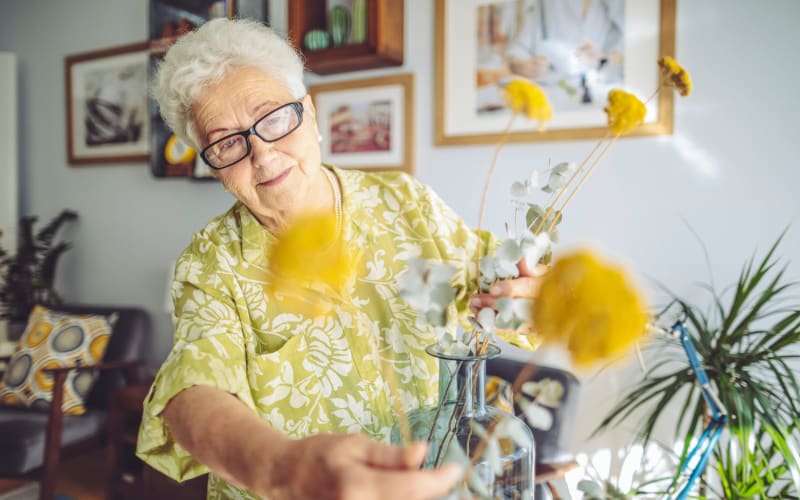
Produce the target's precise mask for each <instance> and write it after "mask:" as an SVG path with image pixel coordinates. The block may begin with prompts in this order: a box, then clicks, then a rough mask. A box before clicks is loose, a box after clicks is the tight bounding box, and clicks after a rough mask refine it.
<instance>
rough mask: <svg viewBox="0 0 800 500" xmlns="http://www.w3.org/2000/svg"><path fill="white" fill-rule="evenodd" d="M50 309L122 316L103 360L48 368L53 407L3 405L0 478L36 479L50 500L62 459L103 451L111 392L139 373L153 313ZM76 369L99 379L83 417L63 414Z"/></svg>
mask: <svg viewBox="0 0 800 500" xmlns="http://www.w3.org/2000/svg"><path fill="white" fill-rule="evenodd" d="M52 309H54V310H57V311H62V312H68V313H73V314H100V315H104V316H108V315H111V314H113V313H116V314H118V318H117V321H116V323H115V324H114V327H113V330H112V332H111V338H110V339H109V343H108V347H107V348H106V354H105V356H104V358H103V362H102V363H100V364H97V365H92V366H73V367H65V368H55V369H51V370H48V371H49V372H50V373H52V375H53V382H54V384H53V403H52V404H51V406H50V410H49V411H46V412H43V411H41V410H34V409H27V408H15V407H6V406H0V477H3V478H9V477H12V478H38V479H39V480H40V489H39V498H40V499H41V500H50V499H52V498H53V495H54V490H55V482H56V476H57V472H58V464H59V461H60V460H61V459H62V458H64V459H66V458H69V457H72V456H75V455H78V454H81V453H85V452H87V451H91V450H96V449H102V448H103V446H104V443H105V437H106V417H107V408H108V400H109V397H110V395H111V394H112V393H113V392H114V391H116V390H118V389H119V388H121V387H123V386H124V385H125V384H129V383H135V382H137V381H138V377H139V359H140V358H141V354H142V349H143V347H144V346H145V344H146V341H147V340H146V339H147V336H148V335H150V331H151V325H150V317H149V315H148V314H147V312H145V311H144V310H142V309H139V308H133V307H113V306H89V305H64V306H59V307H52ZM72 370H98V371H99V377H98V379H97V381H96V383H95V385H94V387H93V388H92V392H91V393H90V394H89V398H88V399H87V402H86V408H87V411H86V413H85V414H83V415H76V416H68V415H63V414H62V412H61V402H62V397H63V385H64V380H65V379H66V377H67V374H68V373H69V372H70V371H72Z"/></svg>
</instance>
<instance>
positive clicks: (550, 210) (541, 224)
mask: <svg viewBox="0 0 800 500" xmlns="http://www.w3.org/2000/svg"><path fill="white" fill-rule="evenodd" d="M610 135H611V132H609V133H608V134H606V136H605V137H603V138H602V139H600V141H599V142H598V143H597V144H595V146H594V149H592V151H591V152H590V153H589V155H588V156H587V157H586V158H585V159H584V160H583V162H581V164H580V165H579V166H578V168H576V169H575V172H573V173H572V175H571V176H570V178H569V179H567V182H566V183H565V184H564V185H563V186H562V187H561V189H559V190H558V193H556V196H555V198H554V199H553V202H552V203H550V204H549V205H548V207H547V211H546V212H545V214H544V217H542V220H541V221H539V224H538V225H537V226H536V229H534V231H533V233H534V234H539V232H540V231H541V230H542V229H543V228H544V225H545V224H546V221H547V219H548V218H549V217H550V215H552V213H553V208H554V207H555V206H556V203H558V200H560V199H561V196H563V194H564V193H565V192H566V191H567V188H568V187H569V185H570V184H572V181H574V180H575V178H576V177H577V176H578V174H580V173H581V171H582V170H583V167H585V166H586V164H587V163H589V160H590V159H591V158H592V156H594V154H595V153H596V152H597V150H598V149H600V146H602V145H603V143H604V142H605V141H606V139H608V137H609V136H610ZM528 229H530V226H528Z"/></svg>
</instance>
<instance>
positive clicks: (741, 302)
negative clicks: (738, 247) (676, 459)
mask: <svg viewBox="0 0 800 500" xmlns="http://www.w3.org/2000/svg"><path fill="white" fill-rule="evenodd" d="M782 238H783V234H782V235H781V236H780V237H779V238H778V239H777V240H776V241H775V243H774V244H773V245H772V246H771V248H770V249H769V251H768V252H767V253H766V254H765V255H764V256H763V257H762V258H760V259H756V256H755V255H754V256H753V257H751V258H750V259H749V260H748V261H747V262H746V263H745V266H744V268H743V269H742V271H741V273H740V275H739V278H738V280H737V282H736V283H735V284H734V285H733V286H732V287H731V288H729V289H728V290H727V292H718V291H717V290H715V289H714V287H713V286H706V287H704V288H706V289H707V290H708V291H709V293H710V295H711V299H712V303H713V306H712V307H711V311H710V312H706V311H704V310H703V309H701V308H700V307H699V306H697V305H694V304H691V303H689V302H688V301H686V300H684V299H682V298H681V297H679V296H677V295H676V294H674V293H671V292H670V295H671V297H672V301H673V302H672V303H673V304H678V305H679V306H680V307H681V308H682V309H683V312H684V314H685V316H686V320H687V327H688V330H689V333H690V335H691V337H692V341H693V342H694V345H695V347H696V349H697V352H698V354H699V356H700V359H701V360H702V361H703V367H704V368H705V370H706V372H707V374H708V377H709V379H710V380H711V384H712V387H713V390H714V391H715V392H716V393H717V394H718V395H719V397H720V400H721V401H722V403H723V405H724V406H725V408H726V409H727V411H728V415H729V420H728V432H727V433H726V438H727V441H723V443H727V446H738V447H739V449H740V450H744V451H747V450H750V451H751V452H747V453H746V452H744V451H743V452H742V453H738V454H730V453H729V454H728V455H727V460H725V459H724V457H723V456H722V455H720V453H721V452H720V451H718V452H717V455H716V457H715V458H716V463H713V464H710V465H709V469H716V470H719V468H720V467H723V471H724V473H725V474H726V476H725V477H727V483H726V484H727V485H728V487H727V488H726V489H725V492H724V493H725V495H726V496H728V495H730V496H728V498H745V497H747V496H746V495H745V494H746V493H748V492H751V493H752V492H753V491H756V489H757V488H758V487H759V486H758V485H760V487H762V490H761V491H763V493H764V498H768V497H769V498H772V496H771V495H775V494H777V493H779V492H778V491H777V490H776V488H781V489H785V490H786V491H783V494H785V495H789V498H792V496H793V497H796V496H797V494H798V493H797V492H798V490H799V489H800V456H799V455H798V450H797V439H796V438H797V419H798V416H799V415H800V411H799V408H800V384H798V365H797V363H798V358H800V356H798V351H797V345H798V342H800V304H798V302H799V301H798V298H797V296H796V295H794V292H795V287H796V285H797V283H795V282H791V281H787V280H786V278H785V274H786V264H785V263H782V262H781V259H779V258H778V257H777V256H776V251H777V249H778V247H779V245H780V242H781V240H782ZM668 292H669V291H668ZM645 349H647V350H649V351H651V352H652V354H653V356H652V357H653V358H654V359H655V362H654V363H652V365H651V366H649V367H648V369H647V370H646V373H645V375H644V377H643V378H642V380H640V381H639V382H638V383H636V384H634V385H633V386H632V387H631V388H630V389H629V390H628V391H627V392H626V393H625V394H624V395H623V397H622V399H621V400H620V401H619V402H618V403H617V404H616V405H615V406H614V408H612V410H611V411H610V412H609V414H608V415H606V417H605V418H604V419H603V420H602V421H601V423H600V425H599V426H598V428H597V429H596V430H595V434H597V433H599V432H601V431H603V430H604V429H607V428H609V427H613V426H617V425H618V424H620V423H621V422H622V421H625V420H627V419H629V418H631V417H632V416H633V415H634V414H635V413H637V410H642V411H645V412H646V416H645V417H644V419H642V420H641V421H639V422H638V426H637V428H636V432H637V439H638V440H640V441H642V442H644V443H647V441H648V440H649V439H650V437H651V436H652V433H653V430H654V428H655V426H656V424H657V423H658V422H659V420H660V419H661V418H662V416H663V415H664V410H665V409H666V408H667V407H668V406H669V407H673V406H674V405H679V407H680V413H679V416H678V418H677V422H676V425H675V435H676V438H677V437H678V436H680V435H681V432H687V433H688V434H687V437H686V439H685V440H684V448H683V454H682V456H681V460H684V459H685V457H686V454H687V453H688V450H689V448H690V447H691V444H692V442H693V441H692V438H697V437H699V435H700V433H701V432H702V429H703V427H704V417H705V415H706V408H705V403H704V400H703V397H702V394H701V393H700V391H699V390H698V388H697V385H696V380H695V377H694V375H693V374H692V372H691V370H690V366H689V363H688V359H687V358H686V355H685V354H684V352H683V349H682V348H681V346H680V344H679V342H678V341H677V340H675V339H672V338H656V339H654V340H653V341H652V342H650V344H649V345H648V346H647V347H646V348H645ZM754 433H758V434H759V436H760V439H762V440H761V441H759V446H760V447H762V448H764V449H768V450H769V453H767V454H766V455H765V453H766V452H764V453H761V452H759V453H756V452H755V451H752V448H753V446H754V441H753V439H754V438H753V437H752V436H753V434H754ZM765 433H766V434H765ZM765 436H766V437H765ZM722 446H723V445H719V446H718V448H720V447H722ZM762 451H763V450H762ZM734 455H736V456H734ZM764 456H769V457H770V459H771V460H777V458H776V457H778V456H779V457H780V461H781V463H782V464H783V465H784V466H783V467H782V468H772V467H766V466H765V465H764ZM737 457H738V458H737ZM734 458H735V460H734ZM767 465H770V464H769V462H767ZM737 468H738V469H737ZM737 470H738V471H739V472H738V473H734V472H735V471H737ZM754 470H757V471H759V473H758V474H755V475H754V474H751V473H747V474H745V473H744V471H754ZM759 474H760V475H759ZM762 476H763V478H762V479H761V482H760V483H758V484H757V485H755V486H754V483H752V482H751V480H752V479H753V478H754V477H759V478H761V477H762ZM721 480H722V481H723V483H725V480H724V479H721ZM778 485H780V486H778ZM748 498H750V497H748Z"/></svg>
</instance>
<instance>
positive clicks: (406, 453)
mask: <svg viewBox="0 0 800 500" xmlns="http://www.w3.org/2000/svg"><path fill="white" fill-rule="evenodd" d="M427 452H428V445H427V443H413V444H410V445H408V446H393V445H390V444H385V443H378V442H375V441H369V442H368V443H366V447H365V448H364V461H365V462H366V464H367V465H370V466H372V467H379V468H382V469H414V468H417V467H419V465H420V464H421V463H422V461H423V460H424V459H425V455H426V454H427Z"/></svg>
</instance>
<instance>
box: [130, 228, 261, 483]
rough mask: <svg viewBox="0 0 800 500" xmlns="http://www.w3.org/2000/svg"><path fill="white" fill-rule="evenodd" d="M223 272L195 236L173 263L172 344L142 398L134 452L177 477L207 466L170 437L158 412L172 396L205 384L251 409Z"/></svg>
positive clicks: (235, 320)
mask: <svg viewBox="0 0 800 500" xmlns="http://www.w3.org/2000/svg"><path fill="white" fill-rule="evenodd" d="M226 268H227V269H228V270H227V271H226ZM226 276H228V277H231V276H232V273H230V272H229V267H227V266H226V265H225V260H224V256H223V255H220V252H219V251H217V250H215V247H214V246H213V245H211V244H210V243H208V242H198V241H197V239H196V240H195V241H194V242H193V244H192V246H190V247H189V248H188V249H187V250H186V251H185V252H184V253H183V254H182V255H181V257H180V258H179V259H178V262H177V263H176V269H175V278H174V281H173V285H172V296H173V303H174V305H175V313H174V316H173V321H174V324H175V344H174V346H173V348H172V351H171V352H170V353H169V355H168V357H167V359H166V361H165V362H164V363H163V364H162V366H161V368H160V369H159V371H158V374H157V375H156V379H155V381H154V383H153V386H152V387H151V388H150V392H149V393H148V395H147V398H146V399H145V402H144V411H143V415H142V424H141V428H140V430H139V440H138V444H137V450H136V452H137V455H138V456H139V458H141V459H142V460H143V461H145V462H146V463H147V464H149V465H150V466H152V467H153V468H155V469H157V470H158V471H160V472H162V473H163V474H166V475H167V476H169V477H171V478H173V479H175V480H178V481H184V480H187V479H191V478H193V477H196V476H199V475H202V474H205V473H207V472H208V469H207V468H206V467H205V466H203V465H202V464H200V463H199V462H197V461H196V460H195V459H194V458H193V457H192V456H191V455H189V453H188V452H187V451H186V450H185V449H183V448H182V447H181V446H180V445H179V444H177V443H176V442H175V441H174V440H173V438H172V436H171V435H170V432H169V428H168V427H167V425H166V422H165V421H164V418H163V416H162V412H163V411H164V408H165V407H166V405H167V403H168V402H169V401H170V400H171V399H172V398H173V397H175V396H176V395H177V394H178V393H180V392H181V391H183V390H184V389H187V388H189V387H192V386H194V385H205V386H210V387H215V388H218V389H221V390H223V391H225V392H228V393H230V394H233V395H235V396H237V397H238V398H239V400H241V401H242V402H243V403H244V404H246V405H247V406H248V407H250V408H253V409H255V406H254V403H253V400H252V395H251V391H250V388H249V386H248V384H247V376H246V366H245V362H246V356H245V351H246V350H245V345H244V335H243V332H242V326H241V322H240V320H239V318H238V313H237V308H236V303H235V300H234V298H233V294H232V293H230V289H231V288H230V286H228V285H227V284H226Z"/></svg>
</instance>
